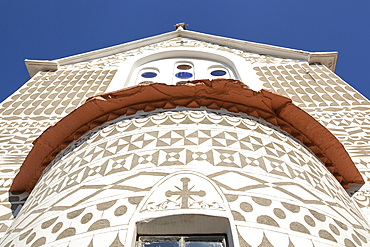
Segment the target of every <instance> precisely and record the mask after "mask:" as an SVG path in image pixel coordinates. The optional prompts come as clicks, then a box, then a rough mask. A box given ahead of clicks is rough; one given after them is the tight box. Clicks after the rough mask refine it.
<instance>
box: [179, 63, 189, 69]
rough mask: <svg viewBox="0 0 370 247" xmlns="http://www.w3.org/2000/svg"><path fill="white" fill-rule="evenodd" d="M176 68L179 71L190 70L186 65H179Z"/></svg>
mask: <svg viewBox="0 0 370 247" xmlns="http://www.w3.org/2000/svg"><path fill="white" fill-rule="evenodd" d="M177 68H178V69H181V70H188V69H191V66H190V65H187V64H180V65H178V66H177Z"/></svg>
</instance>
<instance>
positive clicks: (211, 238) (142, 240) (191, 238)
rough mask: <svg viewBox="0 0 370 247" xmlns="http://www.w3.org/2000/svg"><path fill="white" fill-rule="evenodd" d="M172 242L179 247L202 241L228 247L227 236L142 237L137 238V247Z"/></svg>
mask: <svg viewBox="0 0 370 247" xmlns="http://www.w3.org/2000/svg"><path fill="white" fill-rule="evenodd" d="M155 240H157V241H163V242H166V241H172V242H178V243H179V247H185V243H187V242H189V241H200V242H221V243H222V245H223V247H227V246H228V245H227V236H226V235H221V234H217V235H172V236H171V235H168V236H164V235H141V236H137V240H136V247H144V245H143V243H145V242H149V241H155Z"/></svg>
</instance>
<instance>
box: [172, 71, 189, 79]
mask: <svg viewBox="0 0 370 247" xmlns="http://www.w3.org/2000/svg"><path fill="white" fill-rule="evenodd" d="M175 76H176V77H177V78H180V79H188V78H191V77H193V74H192V73H189V72H179V73H176V74H175Z"/></svg>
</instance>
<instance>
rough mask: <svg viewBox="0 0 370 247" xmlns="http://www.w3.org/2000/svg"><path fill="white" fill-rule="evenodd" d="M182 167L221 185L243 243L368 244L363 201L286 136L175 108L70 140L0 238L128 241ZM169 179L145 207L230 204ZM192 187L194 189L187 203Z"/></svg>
mask: <svg viewBox="0 0 370 247" xmlns="http://www.w3.org/2000/svg"><path fill="white" fill-rule="evenodd" d="M175 171H194V172H197V173H200V174H202V175H203V176H205V177H207V178H208V179H209V180H210V181H212V182H213V183H214V184H215V185H216V186H217V187H218V188H219V190H220V191H222V193H223V194H224V196H225V198H226V199H227V201H228V207H229V210H231V212H232V215H233V218H234V221H235V224H236V226H237V230H238V233H239V234H240V241H241V243H242V245H241V246H250V245H251V246H255V245H259V244H261V243H263V242H270V243H274V241H275V239H276V238H280V237H281V238H282V239H284V241H283V242H286V243H287V244H286V246H289V243H290V244H291V246H299V244H298V243H299V239H300V238H303V239H305V241H306V242H308V243H310V244H311V245H312V246H316V245H317V244H318V243H321V244H323V245H325V244H326V245H327V246H330V245H334V244H336V245H338V246H350V243H352V244H354V246H361V245H363V246H365V245H366V243H367V242H368V241H370V237H369V236H370V233H369V232H368V227H369V226H368V224H367V222H366V219H365V218H364V217H363V215H362V213H361V211H360V210H359V208H358V207H357V206H356V204H355V203H354V202H353V201H352V200H351V199H350V198H349V196H348V195H347V193H346V192H345V191H344V189H343V188H342V187H341V186H340V184H339V183H338V182H337V181H336V180H335V178H334V177H333V176H332V175H331V174H330V172H329V171H328V170H326V168H325V167H324V165H323V164H322V163H321V162H320V161H319V160H318V159H317V158H316V157H315V156H314V155H313V154H312V153H311V152H310V151H308V150H307V149H306V148H305V147H304V146H302V144H300V143H299V142H298V141H296V140H294V139H292V138H291V137H290V136H289V135H288V134H286V133H284V132H281V131H279V130H278V129H277V128H276V127H273V126H270V125H269V124H267V123H265V122H263V121H260V120H257V119H254V118H251V117H248V116H246V115H243V114H230V113H227V112H226V111H209V110H197V111H195V110H194V111H190V110H186V111H184V110H180V109H178V110H175V111H165V112H163V111H162V112H161V111H160V110H157V112H153V113H150V114H148V113H138V114H137V115H136V116H134V117H121V118H120V119H117V120H114V122H111V123H107V124H105V125H103V126H100V127H97V128H96V129H94V130H93V131H91V132H89V133H87V134H85V135H84V136H83V137H81V138H80V139H79V140H77V141H75V142H74V143H72V144H71V145H70V146H69V147H67V148H66V149H65V150H64V151H63V152H61V153H60V154H59V155H58V157H57V158H56V160H55V161H54V162H53V163H52V164H51V165H50V167H48V169H47V171H46V172H45V174H44V175H43V177H42V178H41V179H40V181H39V183H38V184H37V185H36V187H35V188H34V190H33V191H32V193H31V195H30V197H29V198H28V200H27V203H26V204H25V205H24V207H23V208H22V210H21V212H20V213H19V214H18V216H17V219H16V220H15V222H14V224H13V225H12V226H11V228H10V229H9V231H8V232H7V233H6V236H5V238H4V240H3V242H2V244H7V243H9V245H8V246H11V245H12V244H14V245H15V246H17V245H22V246H31V245H32V244H34V243H37V242H36V241H39V242H40V243H41V242H42V243H44V244H47V245H49V246H54V245H55V246H57V245H58V246H68V245H72V243H74V241H76V242H78V241H81V243H86V244H85V245H86V246H87V245H88V244H90V243H91V245H92V246H98V245H99V241H100V240H99V239H105V241H106V243H108V242H112V243H113V242H114V241H116V242H117V241H119V243H120V244H124V241H125V235H124V234H123V232H125V231H127V229H128V224H129V222H130V219H131V217H132V215H133V214H134V212H135V211H136V210H138V208H137V206H138V205H139V203H140V202H141V200H142V199H143V198H144V197H145V196H147V195H148V193H153V192H150V191H151V189H152V188H153V186H155V185H156V184H157V183H158V182H159V181H161V179H165V178H166V177H168V176H169V175H171V174H172V173H174V172H175ZM181 179H182V180H181ZM168 181H169V182H168V183H172V184H173V185H165V186H163V189H159V190H155V192H154V193H162V194H161V195H156V196H153V197H152V198H157V201H155V200H154V201H151V200H148V202H147V203H146V204H144V207H142V209H141V211H142V212H147V211H158V210H167V209H171V210H178V211H179V213H181V210H188V209H191V208H197V209H199V208H200V209H203V210H211V211H212V210H224V208H225V206H224V205H223V202H222V200H221V199H219V197H218V196H217V193H215V192H212V189H211V188H212V186H211V185H208V186H199V183H201V180H199V181H200V182H197V183H198V185H197V183H196V181H197V179H196V178H195V177H194V176H191V175H186V176H182V177H180V176H178V177H177V178H176V179H172V180H169V179H168ZM163 184H164V182H163ZM176 188H177V189H176ZM185 188H187V189H188V190H189V189H190V188H191V189H190V191H192V193H190V192H189V193H188V195H193V196H192V197H186V198H187V199H186V200H183V198H185V194H183V193H182V194H181V191H184V189H185ZM161 191H162V192H161ZM212 193H213V194H212ZM176 194H177V195H178V196H174V195H176ZM33 195H37V196H33ZM180 195H182V196H180ZM212 198H213V199H212ZM167 199H168V200H167ZM166 201H167V202H168V203H167V204H165V203H163V202H166ZM251 228H254V230H253V231H252V230H250V229H251ZM45 229H50V230H45ZM50 232H51V233H50ZM253 232H254V233H255V236H254V237H253V236H251V233H253ZM297 239H298V240H297ZM27 241H28V242H27ZM257 242H259V243H258V244H257ZM357 242H358V243H357ZM36 246H37V245H36ZM279 246H281V245H280V244H279ZM308 246H309V245H308Z"/></svg>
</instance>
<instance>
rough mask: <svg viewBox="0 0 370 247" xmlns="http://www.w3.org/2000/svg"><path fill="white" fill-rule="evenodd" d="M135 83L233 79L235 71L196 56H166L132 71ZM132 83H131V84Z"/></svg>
mask: <svg viewBox="0 0 370 247" xmlns="http://www.w3.org/2000/svg"><path fill="white" fill-rule="evenodd" d="M133 75H134V76H136V83H135V84H140V83H143V82H160V83H166V84H177V85H181V84H185V83H187V82H188V81H192V80H201V79H218V78H225V79H235V78H236V77H235V72H234V71H233V69H231V68H230V67H228V66H227V65H226V64H223V63H221V62H217V61H213V60H206V59H198V58H166V59H158V60H154V61H151V62H148V63H145V64H143V65H141V66H139V67H137V68H136V69H135V71H134V74H133ZM131 85H132V84H131Z"/></svg>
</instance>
